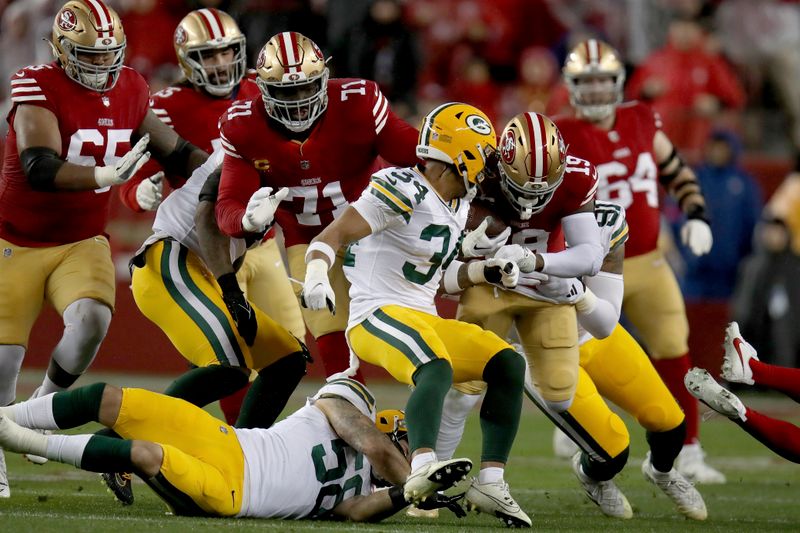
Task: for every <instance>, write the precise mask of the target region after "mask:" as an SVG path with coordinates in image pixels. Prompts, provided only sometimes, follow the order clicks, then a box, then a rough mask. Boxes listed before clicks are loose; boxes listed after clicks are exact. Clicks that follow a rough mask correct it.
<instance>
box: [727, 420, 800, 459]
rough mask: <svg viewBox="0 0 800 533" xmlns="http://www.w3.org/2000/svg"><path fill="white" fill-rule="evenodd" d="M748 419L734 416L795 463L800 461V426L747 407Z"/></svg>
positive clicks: (778, 452)
mask: <svg viewBox="0 0 800 533" xmlns="http://www.w3.org/2000/svg"><path fill="white" fill-rule="evenodd" d="M745 409H746V411H745V416H746V418H747V420H744V421H742V420H740V419H738V418H732V419H731V420H733V421H734V422H736V423H737V424H739V425H740V426H742V428H743V429H744V430H745V431H747V432H748V433H749V434H750V435H752V436H753V437H754V438H756V439H757V440H758V441H759V442H761V443H762V444H764V446H766V447H767V448H769V449H770V450H772V451H773V452H775V453H777V454H778V455H780V456H781V457H783V458H784V459H787V460H789V461H792V462H793V463H800V427H797V426H795V425H794V424H790V423H789V422H786V421H784V420H776V419H774V418H770V417H768V416H766V415H764V414H761V413H759V412H758V411H754V410H753V409H750V408H749V407H746V408H745Z"/></svg>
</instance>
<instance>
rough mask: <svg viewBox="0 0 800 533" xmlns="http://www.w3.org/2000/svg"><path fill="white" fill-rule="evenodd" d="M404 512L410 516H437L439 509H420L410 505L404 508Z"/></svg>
mask: <svg viewBox="0 0 800 533" xmlns="http://www.w3.org/2000/svg"><path fill="white" fill-rule="evenodd" d="M406 514H407V515H408V516H410V517H412V518H439V509H420V508H419V507H417V506H416V505H411V506H409V508H408V509H406Z"/></svg>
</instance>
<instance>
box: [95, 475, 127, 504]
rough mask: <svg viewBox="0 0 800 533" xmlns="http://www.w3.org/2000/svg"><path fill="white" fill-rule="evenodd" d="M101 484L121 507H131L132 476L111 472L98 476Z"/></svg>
mask: <svg viewBox="0 0 800 533" xmlns="http://www.w3.org/2000/svg"><path fill="white" fill-rule="evenodd" d="M100 477H101V478H103V483H104V484H105V486H106V488H107V489H108V491H109V492H111V494H113V495H114V497H115V498H116V499H117V500H119V501H120V503H122V505H133V474H131V473H130V472H122V473H119V472H113V473H105V474H100Z"/></svg>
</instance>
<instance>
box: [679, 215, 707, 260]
mask: <svg viewBox="0 0 800 533" xmlns="http://www.w3.org/2000/svg"><path fill="white" fill-rule="evenodd" d="M681 241H682V242H683V244H684V246H686V247H687V248H689V250H691V252H692V253H693V254H694V255H696V256H700V255H706V254H707V253H708V252H710V251H711V246H712V245H713V244H714V238H713V237H712V236H711V226H709V225H708V222H706V221H705V220H703V219H702V218H690V219H689V220H687V221H686V222H685V223H684V224H683V226H682V227H681Z"/></svg>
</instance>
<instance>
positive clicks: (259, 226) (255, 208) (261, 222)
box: [242, 187, 289, 233]
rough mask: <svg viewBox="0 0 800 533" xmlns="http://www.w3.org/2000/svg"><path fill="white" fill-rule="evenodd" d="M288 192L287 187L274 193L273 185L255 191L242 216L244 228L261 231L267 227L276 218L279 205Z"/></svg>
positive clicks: (252, 231) (251, 231)
mask: <svg viewBox="0 0 800 533" xmlns="http://www.w3.org/2000/svg"><path fill="white" fill-rule="evenodd" d="M288 194H289V189H288V188H286V187H283V188H281V189H278V192H276V193H275V194H272V187H261V188H260V189H258V190H257V191H256V192H254V193H253V196H251V197H250V201H249V202H247V209H245V212H244V216H243V217H242V229H244V230H245V231H247V232H249V233H261V232H263V231H264V230H265V229H267V226H269V225H270V224H272V219H273V218H275V211H277V210H278V205H280V203H281V202H282V201H283V199H284V198H286V196H287V195H288Z"/></svg>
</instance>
